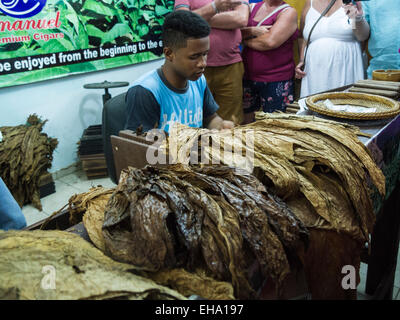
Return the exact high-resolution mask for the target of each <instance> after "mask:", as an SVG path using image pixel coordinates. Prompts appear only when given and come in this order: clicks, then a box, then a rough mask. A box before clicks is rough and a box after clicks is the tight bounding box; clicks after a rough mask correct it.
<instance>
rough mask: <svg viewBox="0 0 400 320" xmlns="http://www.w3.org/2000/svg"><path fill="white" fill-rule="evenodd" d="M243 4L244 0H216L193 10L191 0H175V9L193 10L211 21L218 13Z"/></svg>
mask: <svg viewBox="0 0 400 320" xmlns="http://www.w3.org/2000/svg"><path fill="white" fill-rule="evenodd" d="M241 4H242V1H240V0H215V1H213V2H210V3H208V4H206V5H204V6H202V7H201V8H198V9H195V10H192V8H191V7H190V0H175V4H174V8H175V10H191V11H193V12H194V13H197V14H198V15H200V16H202V17H203V18H204V19H205V20H207V21H209V20H210V19H211V18H212V17H213V16H215V15H216V14H218V13H220V12H223V11H228V10H231V9H234V8H236V7H237V6H239V5H241Z"/></svg>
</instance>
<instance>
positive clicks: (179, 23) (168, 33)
mask: <svg viewBox="0 0 400 320" xmlns="http://www.w3.org/2000/svg"><path fill="white" fill-rule="evenodd" d="M210 31H211V29H210V26H209V24H208V23H207V21H206V20H204V19H203V18H202V17H200V16H199V15H198V14H197V13H194V12H191V11H188V10H176V11H173V12H171V13H169V14H168V15H167V16H166V17H165V20H164V24H163V34H162V40H163V46H164V47H170V48H174V49H179V48H184V47H186V41H187V39H189V38H194V39H200V38H204V37H207V36H209V35H210Z"/></svg>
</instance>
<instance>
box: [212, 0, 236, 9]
mask: <svg viewBox="0 0 400 320" xmlns="http://www.w3.org/2000/svg"><path fill="white" fill-rule="evenodd" d="M214 3H215V8H216V10H217V12H223V11H229V10H232V9H235V8H236V7H237V6H240V5H241V4H242V1H239V0H215V1H214Z"/></svg>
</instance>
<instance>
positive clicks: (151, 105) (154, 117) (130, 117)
mask: <svg viewBox="0 0 400 320" xmlns="http://www.w3.org/2000/svg"><path fill="white" fill-rule="evenodd" d="M125 101H126V112H127V114H126V123H125V129H128V130H133V131H135V130H136V129H137V128H139V127H140V126H142V127H143V132H146V131H149V130H151V129H154V128H155V127H156V125H157V124H159V123H158V122H159V121H160V105H159V104H158V102H157V100H156V98H155V97H154V95H153V94H152V93H151V92H150V91H149V90H147V89H145V88H143V87H142V86H140V85H138V86H134V87H132V88H130V89H129V90H128V93H127V94H126V98H125Z"/></svg>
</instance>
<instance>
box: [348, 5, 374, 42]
mask: <svg viewBox="0 0 400 320" xmlns="http://www.w3.org/2000/svg"><path fill="white" fill-rule="evenodd" d="M343 8H344V10H345V12H346V14H347V16H348V17H349V19H350V20H351V21H352V23H354V25H353V26H352V27H353V34H354V36H355V37H356V39H357V40H358V41H360V42H362V41H365V40H367V39H368V37H369V31H370V29H369V24H368V22H367V20H365V18H364V13H363V9H362V7H361V3H359V2H357V3H356V5H353V4H351V3H350V4H347V5H345V6H343ZM353 21H354V22H353Z"/></svg>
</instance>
